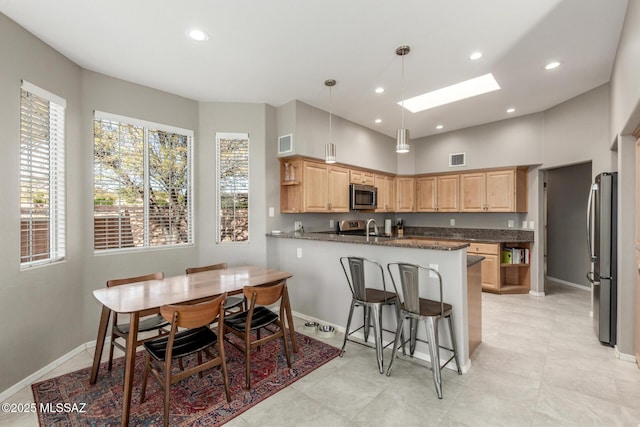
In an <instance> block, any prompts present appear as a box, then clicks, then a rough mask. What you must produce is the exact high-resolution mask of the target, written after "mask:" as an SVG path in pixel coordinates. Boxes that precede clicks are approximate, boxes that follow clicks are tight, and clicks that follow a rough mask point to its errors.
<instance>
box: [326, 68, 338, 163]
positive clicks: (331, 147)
mask: <svg viewBox="0 0 640 427" xmlns="http://www.w3.org/2000/svg"><path fill="white" fill-rule="evenodd" d="M324 85H325V86H327V87H328V88H329V142H328V143H327V144H325V146H324V161H325V163H335V162H336V145H335V144H334V143H333V136H332V134H331V88H332V87H333V86H335V85H336V81H335V80H333V79H329V80H325V81H324Z"/></svg>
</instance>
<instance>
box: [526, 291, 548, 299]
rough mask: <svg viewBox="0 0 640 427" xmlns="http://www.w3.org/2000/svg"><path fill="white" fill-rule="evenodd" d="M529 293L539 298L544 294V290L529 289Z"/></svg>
mask: <svg viewBox="0 0 640 427" xmlns="http://www.w3.org/2000/svg"><path fill="white" fill-rule="evenodd" d="M529 295H532V296H534V297H538V298H541V297H543V296H545V293H544V292H536V291H529Z"/></svg>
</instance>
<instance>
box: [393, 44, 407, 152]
mask: <svg viewBox="0 0 640 427" xmlns="http://www.w3.org/2000/svg"><path fill="white" fill-rule="evenodd" d="M410 51H411V49H410V48H409V46H406V45H403V46H400V47H399V48H397V49H396V55H399V56H401V57H402V86H401V89H402V100H401V102H400V110H401V115H402V127H401V128H400V129H398V131H397V132H396V153H408V152H409V129H406V128H405V127H404V57H405V55H407V54H408V53H409V52H410Z"/></svg>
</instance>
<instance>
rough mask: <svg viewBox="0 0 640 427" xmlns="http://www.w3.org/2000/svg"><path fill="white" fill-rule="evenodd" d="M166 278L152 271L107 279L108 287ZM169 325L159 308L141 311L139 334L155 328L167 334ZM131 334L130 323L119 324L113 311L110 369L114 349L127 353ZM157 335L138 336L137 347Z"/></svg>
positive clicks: (162, 333)
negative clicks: (139, 274) (122, 341)
mask: <svg viewBox="0 0 640 427" xmlns="http://www.w3.org/2000/svg"><path fill="white" fill-rule="evenodd" d="M162 279H164V273H162V272H158V273H152V274H145V275H144V276H136V277H127V278H124V279H113V280H108V281H107V288H111V287H114V286H121V285H127V284H130V283H136V282H145V281H147V280H162ZM167 326H169V322H167V321H166V320H165V319H164V318H163V317H162V316H161V315H160V314H158V310H157V309H153V310H147V311H143V312H141V313H140V323H139V324H138V334H140V332H149V331H153V330H157V331H158V335H157V336H160V335H166V334H167V333H168V331H167V330H165V329H164V328H165V327H167ZM128 336H129V324H128V323H122V324H118V313H116V312H113V322H112V324H111V345H110V346H109V365H108V370H109V371H110V370H111V367H112V365H113V349H114V347H118V348H119V349H120V350H122V351H124V352H125V354H126V353H127V337H128ZM119 338H120V339H122V340H124V344H121V343H119V342H118V339H119ZM154 338H156V336H152V337H148V338H138V339H137V341H136V347H138V346H140V345H142V344H143V343H144V342H145V341H148V340H150V339H154Z"/></svg>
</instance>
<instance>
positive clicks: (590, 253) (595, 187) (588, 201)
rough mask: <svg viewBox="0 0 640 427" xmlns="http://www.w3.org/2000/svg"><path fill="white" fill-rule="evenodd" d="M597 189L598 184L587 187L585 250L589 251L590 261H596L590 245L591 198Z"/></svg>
mask: <svg viewBox="0 0 640 427" xmlns="http://www.w3.org/2000/svg"><path fill="white" fill-rule="evenodd" d="M597 190H598V184H595V183H594V184H591V188H590V189H589V200H587V251H588V252H589V259H590V260H591V262H596V260H597V258H596V256H595V255H594V254H593V251H592V250H591V249H592V247H593V246H592V245H591V216H592V215H591V201H592V200H593V195H594V193H595V192H596V191H597Z"/></svg>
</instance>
